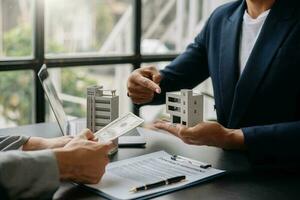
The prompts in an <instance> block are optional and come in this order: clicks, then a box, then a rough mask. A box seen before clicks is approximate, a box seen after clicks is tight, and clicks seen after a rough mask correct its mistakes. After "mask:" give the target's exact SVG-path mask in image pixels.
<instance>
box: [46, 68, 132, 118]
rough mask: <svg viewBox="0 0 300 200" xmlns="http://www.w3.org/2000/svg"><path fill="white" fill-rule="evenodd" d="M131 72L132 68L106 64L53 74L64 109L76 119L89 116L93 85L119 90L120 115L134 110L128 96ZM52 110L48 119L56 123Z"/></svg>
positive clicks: (60, 69) (62, 70) (70, 116)
mask: <svg viewBox="0 0 300 200" xmlns="http://www.w3.org/2000/svg"><path fill="white" fill-rule="evenodd" d="M131 71H132V67H131V65H111V66H110V65H105V66H92V67H91V66H84V67H68V68H53V69H50V70H49V73H50V76H51V78H52V81H53V83H54V85H55V88H56V90H57V91H58V95H59V98H60V99H61V100H62V102H63V107H64V110H65V111H66V114H67V115H68V116H69V118H71V119H72V118H74V117H84V116H86V88H87V87H88V86H92V85H102V86H103V87H104V89H108V90H109V89H116V90H117V95H118V96H119V114H120V116H121V115H123V114H125V113H127V112H129V111H131V103H130V100H129V98H128V97H127V94H126V81H127V78H128V76H129V74H130V73H131ZM104 103H105V102H104ZM108 103H109V102H108ZM46 105H48V103H47V104H46ZM48 107H49V106H48ZM49 109H50V108H47V120H49V121H53V120H55V118H54V117H53V116H54V115H53V114H51V115H50V113H52V112H49Z"/></svg>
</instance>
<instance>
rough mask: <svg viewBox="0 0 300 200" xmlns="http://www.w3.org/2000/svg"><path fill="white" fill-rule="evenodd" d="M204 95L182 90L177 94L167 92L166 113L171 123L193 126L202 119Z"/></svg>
mask: <svg viewBox="0 0 300 200" xmlns="http://www.w3.org/2000/svg"><path fill="white" fill-rule="evenodd" d="M203 104H204V95H203V94H196V93H193V91H192V90H187V89H183V90H181V91H178V92H167V94H166V106H167V109H166V110H167V113H169V114H170V115H171V121H172V123H177V124H182V125H186V126H188V127H191V126H195V125H196V124H198V123H199V122H202V121H203V119H204V116H203V115H204V114H203V113H204V112H203V109H204V107H203Z"/></svg>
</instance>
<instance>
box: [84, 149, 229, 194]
mask: <svg viewBox="0 0 300 200" xmlns="http://www.w3.org/2000/svg"><path fill="white" fill-rule="evenodd" d="M171 157H172V155H170V154H168V153H166V152H165V151H158V152H155V153H151V154H146V155H143V156H139V157H135V158H130V159H126V160H122V161H117V162H113V163H110V164H109V165H108V166H107V168H106V172H105V175H104V176H103V178H102V180H101V182H100V183H99V184H96V185H86V186H87V187H88V188H90V189H93V191H96V192H97V193H98V194H100V195H102V196H105V197H107V198H110V199H147V198H150V197H154V196H159V195H161V194H164V193H168V192H170V191H173V190H178V189H182V188H184V187H188V186H190V185H194V184H197V183H199V182H203V181H205V180H208V179H211V178H213V177H216V176H219V175H221V174H223V173H224V171H223V170H219V169H215V168H212V167H209V168H207V169H202V168H200V167H199V166H196V165H192V164H191V163H189V162H181V161H177V160H172V159H171ZM181 175H184V176H186V180H185V181H183V182H179V183H175V184H171V185H166V186H162V187H158V188H155V189H150V190H146V191H141V192H136V193H133V192H130V189H131V188H133V187H139V186H143V185H145V184H150V183H154V182H157V181H161V180H165V179H167V178H171V177H175V176H181Z"/></svg>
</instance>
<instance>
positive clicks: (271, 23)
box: [127, 0, 300, 165]
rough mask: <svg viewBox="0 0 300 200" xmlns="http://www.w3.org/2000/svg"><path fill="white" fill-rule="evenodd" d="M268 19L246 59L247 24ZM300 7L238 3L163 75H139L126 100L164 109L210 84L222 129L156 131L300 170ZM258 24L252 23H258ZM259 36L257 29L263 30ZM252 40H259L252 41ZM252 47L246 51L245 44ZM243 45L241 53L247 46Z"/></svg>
mask: <svg viewBox="0 0 300 200" xmlns="http://www.w3.org/2000/svg"><path fill="white" fill-rule="evenodd" d="M264 12H266V13H267V14H265V16H267V17H266V18H265V19H264V20H265V21H264V23H263V25H262V26H261V29H259V31H256V33H258V35H257V37H256V38H255V43H253V44H254V45H253V48H252V49H251V52H249V53H248V58H247V56H246V58H247V60H245V59H244V61H246V62H244V63H245V66H243V71H242V73H241V71H240V70H241V63H242V62H240V60H241V59H242V60H243V58H245V57H243V55H244V54H245V52H246V55H247V51H244V52H243V50H242V49H243V48H245V49H248V51H249V48H248V47H249V46H247V41H246V40H245V41H243V38H251V35H247V34H248V32H247V30H248V31H249V30H250V32H251V31H253V30H254V29H252V28H251V27H250V29H247V28H249V27H248V26H247V24H245V20H246V18H245V15H247V16H248V17H249V16H250V18H251V19H250V26H251V23H252V21H251V20H254V21H253V22H255V19H256V18H257V19H259V18H260V17H259V16H260V15H261V14H262V13H264ZM299 13H300V7H299V2H298V1H297V0H265V1H261V0H244V1H243V0H240V1H234V2H231V3H228V4H225V5H223V6H221V7H219V8H217V9H216V10H215V11H214V12H213V13H212V15H211V16H210V18H209V19H208V21H207V23H206V25H205V27H204V29H203V30H202V32H201V33H200V34H199V35H198V36H197V37H196V38H195V41H194V43H192V44H190V45H189V46H188V47H187V49H186V51H185V52H183V53H182V54H181V55H180V56H178V57H177V58H176V59H175V60H174V61H173V62H172V63H171V64H170V65H168V66H167V67H166V68H165V69H163V70H161V71H160V72H159V71H157V70H156V69H155V68H154V67H146V68H141V69H138V70H136V71H134V72H133V73H132V74H131V76H130V77H129V80H128V85H127V86H128V96H130V97H131V99H132V101H133V102H134V103H135V104H139V105H144V104H162V103H164V102H165V93H166V92H169V91H176V90H180V89H183V88H189V89H191V88H194V87H195V86H197V85H198V84H199V83H201V82H202V81H204V80H205V79H207V78H208V77H211V79H212V83H213V88H214V97H215V106H216V111H217V119H218V123H216V122H203V123H199V124H198V125H197V126H195V127H190V128H188V127H184V126H181V125H172V124H168V123H164V122H158V123H156V127H157V128H161V129H165V130H167V131H169V132H170V133H172V134H174V135H175V136H177V137H180V138H181V139H182V140H183V141H184V142H186V143H188V144H196V145H209V146H216V147H221V148H224V149H236V150H242V151H246V152H247V154H248V155H249V157H250V158H251V160H252V161H253V162H255V163H272V164H282V163H284V164H285V165H286V164H298V163H300V147H299V146H300V145H299V142H300V14H299ZM252 18H253V19H252ZM257 30H258V29H257ZM253 38H254V37H253ZM243 42H246V43H243ZM242 44H243V45H242Z"/></svg>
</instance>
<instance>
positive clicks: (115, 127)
mask: <svg viewBox="0 0 300 200" xmlns="http://www.w3.org/2000/svg"><path fill="white" fill-rule="evenodd" d="M143 122H144V120H143V119H141V118H139V117H138V116H136V115H134V114H133V113H130V112H129V113H127V114H125V115H123V116H122V117H120V118H118V119H116V120H114V121H112V122H111V123H109V124H108V125H106V126H105V127H103V128H102V129H100V130H99V131H97V132H96V133H95V136H96V137H97V138H98V139H99V140H100V141H102V142H108V141H111V140H114V139H116V138H118V137H120V136H121V135H123V134H125V133H127V132H128V131H131V130H132V129H134V128H136V127H138V126H139V125H141V124H142V123H143Z"/></svg>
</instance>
